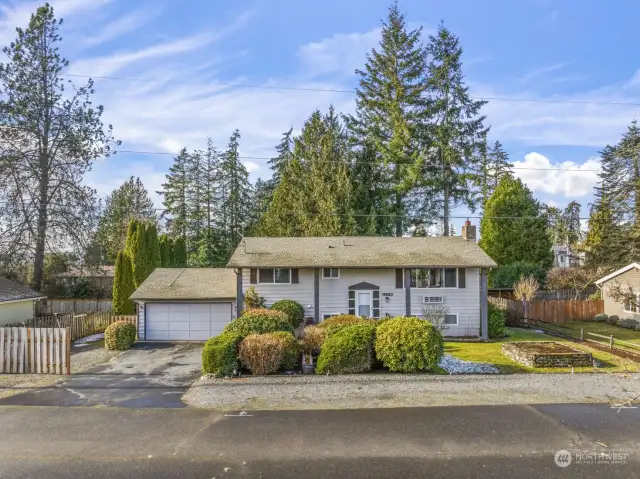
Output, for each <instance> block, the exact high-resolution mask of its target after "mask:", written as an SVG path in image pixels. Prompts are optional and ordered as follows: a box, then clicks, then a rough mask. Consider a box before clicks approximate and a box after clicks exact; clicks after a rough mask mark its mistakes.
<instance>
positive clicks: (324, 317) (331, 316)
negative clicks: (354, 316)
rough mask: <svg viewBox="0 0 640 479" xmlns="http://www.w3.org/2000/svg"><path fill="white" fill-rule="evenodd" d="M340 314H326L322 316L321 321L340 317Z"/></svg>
mask: <svg viewBox="0 0 640 479" xmlns="http://www.w3.org/2000/svg"><path fill="white" fill-rule="evenodd" d="M340 314H341V313H326V314H323V315H322V319H323V320H324V319H329V318H333V317H334V316H340Z"/></svg>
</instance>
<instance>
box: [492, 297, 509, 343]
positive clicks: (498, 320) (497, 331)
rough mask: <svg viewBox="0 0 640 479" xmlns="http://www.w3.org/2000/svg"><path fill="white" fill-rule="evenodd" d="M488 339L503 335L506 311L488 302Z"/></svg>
mask: <svg viewBox="0 0 640 479" xmlns="http://www.w3.org/2000/svg"><path fill="white" fill-rule="evenodd" d="M488 312H489V317H488V321H489V328H488V329H489V331H488V333H489V339H495V338H502V337H504V335H505V329H504V323H505V318H506V313H505V311H504V310H503V309H500V308H498V307H497V306H495V305H494V304H493V303H489V310H488Z"/></svg>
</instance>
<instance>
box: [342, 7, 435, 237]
mask: <svg viewBox="0 0 640 479" xmlns="http://www.w3.org/2000/svg"><path fill="white" fill-rule="evenodd" d="M421 35H422V29H421V28H418V29H416V30H411V31H408V30H407V26H406V22H405V19H404V16H403V15H402V14H401V13H400V11H399V9H398V4H397V2H395V3H394V4H393V5H392V6H391V7H390V8H389V15H388V17H387V19H386V21H384V22H383V24H382V38H381V40H380V44H379V49H373V50H372V51H371V53H370V54H368V55H367V61H366V64H365V68H364V70H356V74H357V75H358V76H359V77H360V81H359V86H358V88H357V90H356V112H355V115H354V116H350V117H348V125H349V128H350V130H351V133H352V135H353V136H355V137H356V138H358V139H360V141H361V143H364V142H365V141H370V142H371V145H372V146H373V148H374V150H375V151H376V156H375V157H374V158H375V159H376V160H377V161H379V162H380V163H381V164H382V165H384V166H385V167H386V168H385V170H387V171H388V172H389V173H390V177H389V178H388V184H389V186H390V188H391V190H392V197H391V198H389V197H388V196H387V194H386V193H385V194H384V196H383V198H382V199H383V201H388V200H389V199H391V205H389V207H385V208H383V211H388V210H389V211H390V212H391V214H392V215H394V216H395V235H396V236H402V234H403V233H404V231H405V229H406V227H407V226H408V205H407V196H408V194H409V193H410V192H411V190H412V188H413V186H414V184H415V182H416V180H417V178H418V176H419V175H420V174H421V171H420V170H421V167H422V163H423V160H424V158H423V156H422V155H421V151H422V150H423V149H424V130H425V125H426V124H427V122H428V120H429V112H428V110H427V108H426V106H427V104H426V99H425V90H426V88H427V85H426V82H425V81H424V73H425V69H426V56H425V51H424V48H423V47H422V45H421V43H420V37H421Z"/></svg>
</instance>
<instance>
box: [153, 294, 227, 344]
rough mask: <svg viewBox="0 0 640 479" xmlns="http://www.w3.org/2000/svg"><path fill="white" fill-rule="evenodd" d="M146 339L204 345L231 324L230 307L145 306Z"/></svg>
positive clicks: (187, 304) (206, 305) (220, 304)
mask: <svg viewBox="0 0 640 479" xmlns="http://www.w3.org/2000/svg"><path fill="white" fill-rule="evenodd" d="M145 309H146V311H145V314H146V335H145V336H146V339H147V340H151V341H153V340H156V341H157V340H174V341H205V340H207V339H209V338H210V337H212V336H217V335H218V334H220V333H221V332H222V329H223V328H224V327H225V326H226V325H227V324H229V322H230V321H231V303H147V304H146V305H145Z"/></svg>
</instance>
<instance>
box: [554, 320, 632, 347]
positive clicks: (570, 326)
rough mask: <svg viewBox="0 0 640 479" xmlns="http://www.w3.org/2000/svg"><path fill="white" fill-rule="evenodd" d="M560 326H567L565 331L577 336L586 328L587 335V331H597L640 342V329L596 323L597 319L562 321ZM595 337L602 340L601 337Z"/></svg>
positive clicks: (605, 334)
mask: <svg viewBox="0 0 640 479" xmlns="http://www.w3.org/2000/svg"><path fill="white" fill-rule="evenodd" d="M560 326H564V327H565V328H567V329H565V331H566V332H568V333H570V334H571V335H572V336H575V337H577V338H579V337H580V329H584V332H585V335H586V333H596V334H602V335H604V336H610V335H612V334H613V337H614V338H615V339H621V340H622V341H628V342H630V343H637V344H640V331H636V330H633V329H625V328H619V327H618V326H613V325H611V324H606V323H596V322H595V321H569V322H566V323H560ZM586 338H588V336H586ZM593 339H598V340H600V339H601V338H593Z"/></svg>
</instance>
